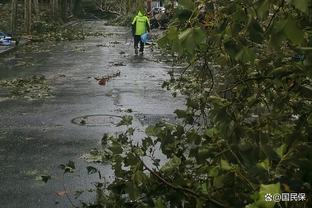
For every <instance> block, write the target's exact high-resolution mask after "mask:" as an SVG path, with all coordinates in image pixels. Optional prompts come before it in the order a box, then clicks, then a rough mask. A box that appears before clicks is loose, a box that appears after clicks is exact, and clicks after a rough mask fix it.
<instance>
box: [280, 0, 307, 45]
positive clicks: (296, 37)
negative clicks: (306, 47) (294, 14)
mask: <svg viewBox="0 0 312 208" xmlns="http://www.w3.org/2000/svg"><path fill="white" fill-rule="evenodd" d="M300 1H304V0H300ZM284 33H285V35H286V37H287V38H288V39H289V40H291V41H292V42H293V43H295V44H300V43H302V42H303V40H304V32H303V31H302V30H301V29H300V28H299V27H298V26H297V21H295V20H294V19H292V18H288V19H287V22H286V25H285V28H284Z"/></svg>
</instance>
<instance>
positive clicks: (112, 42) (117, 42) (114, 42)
mask: <svg viewBox="0 0 312 208" xmlns="http://www.w3.org/2000/svg"><path fill="white" fill-rule="evenodd" d="M109 43H110V44H121V42H119V41H111V42H109Z"/></svg>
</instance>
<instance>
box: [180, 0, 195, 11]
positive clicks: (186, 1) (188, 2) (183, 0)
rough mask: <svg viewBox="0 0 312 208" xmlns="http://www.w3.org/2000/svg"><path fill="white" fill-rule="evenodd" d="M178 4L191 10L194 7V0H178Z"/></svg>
mask: <svg viewBox="0 0 312 208" xmlns="http://www.w3.org/2000/svg"><path fill="white" fill-rule="evenodd" d="M179 5H180V6H183V7H184V8H185V9H188V10H193V9H194V7H195V5H194V1H192V0H180V1H179Z"/></svg>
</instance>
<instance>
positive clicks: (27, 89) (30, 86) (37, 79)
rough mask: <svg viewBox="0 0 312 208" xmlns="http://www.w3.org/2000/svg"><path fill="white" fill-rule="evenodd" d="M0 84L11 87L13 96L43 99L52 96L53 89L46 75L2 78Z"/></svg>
mask: <svg viewBox="0 0 312 208" xmlns="http://www.w3.org/2000/svg"><path fill="white" fill-rule="evenodd" d="M0 86H1V87H5V88H8V89H10V91H11V94H12V98H19V97H23V98H26V99H30V100H33V99H42V98H48V97H51V94H52V89H51V87H50V86H49V85H48V83H47V80H46V78H45V77H44V76H41V75H34V76H32V77H28V78H17V79H13V80H0Z"/></svg>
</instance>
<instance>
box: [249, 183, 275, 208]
mask: <svg viewBox="0 0 312 208" xmlns="http://www.w3.org/2000/svg"><path fill="white" fill-rule="evenodd" d="M280 193H281V185H280V183H276V184H268V185H265V184H261V185H260V190H259V193H258V196H257V199H256V201H255V202H254V203H253V204H249V205H247V206H246V208H262V207H263V208H274V206H275V204H276V202H274V200H273V197H274V196H275V195H276V194H280ZM269 197H272V200H270V199H271V198H269Z"/></svg>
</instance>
